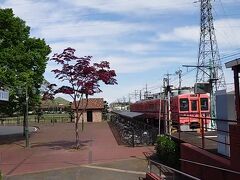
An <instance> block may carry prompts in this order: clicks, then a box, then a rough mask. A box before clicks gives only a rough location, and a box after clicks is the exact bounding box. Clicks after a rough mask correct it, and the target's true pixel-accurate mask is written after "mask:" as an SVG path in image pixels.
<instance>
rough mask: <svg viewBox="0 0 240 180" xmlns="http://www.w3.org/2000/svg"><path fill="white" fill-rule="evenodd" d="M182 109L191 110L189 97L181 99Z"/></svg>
mask: <svg viewBox="0 0 240 180" xmlns="http://www.w3.org/2000/svg"><path fill="white" fill-rule="evenodd" d="M180 111H189V102H188V99H187V98H183V99H180Z"/></svg>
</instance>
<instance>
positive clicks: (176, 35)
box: [157, 26, 200, 42]
mask: <svg viewBox="0 0 240 180" xmlns="http://www.w3.org/2000/svg"><path fill="white" fill-rule="evenodd" d="M199 32H200V30H199V27H197V26H184V27H177V28H175V29H173V31H172V32H169V33H165V34H159V35H158V37H157V39H158V40H159V41H163V42H164V41H167V42H168V41H173V42H174V41H175V42H176V41H194V42H197V41H198V39H199V38H197V37H199Z"/></svg>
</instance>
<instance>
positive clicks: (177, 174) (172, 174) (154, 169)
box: [148, 159, 200, 180]
mask: <svg viewBox="0 0 240 180" xmlns="http://www.w3.org/2000/svg"><path fill="white" fill-rule="evenodd" d="M148 171H149V173H153V174H155V175H157V176H158V177H159V179H160V178H161V179H169V180H170V179H172V180H192V179H194V180H200V179H199V178H197V177H194V176H192V175H190V174H187V173H184V172H182V171H180V170H177V169H174V168H172V167H169V166H166V165H164V164H162V163H159V162H156V161H154V160H151V159H148Z"/></svg>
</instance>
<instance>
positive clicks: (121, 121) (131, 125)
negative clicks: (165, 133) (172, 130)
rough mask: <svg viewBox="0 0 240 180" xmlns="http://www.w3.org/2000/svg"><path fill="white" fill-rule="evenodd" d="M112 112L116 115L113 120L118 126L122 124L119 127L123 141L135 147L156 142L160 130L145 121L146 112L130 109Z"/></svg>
mask: <svg viewBox="0 0 240 180" xmlns="http://www.w3.org/2000/svg"><path fill="white" fill-rule="evenodd" d="M112 113H113V114H115V115H116V117H115V118H114V119H112V122H115V125H116V126H119V125H120V126H122V127H118V129H119V134H120V136H121V138H122V141H125V143H128V144H131V145H132V146H133V147H134V146H135V145H150V144H153V143H154V142H155V139H156V137H157V132H158V130H157V129H156V128H155V127H154V126H152V125H149V124H147V123H146V122H145V119H146V118H145V115H144V113H138V112H129V111H112ZM129 136H130V137H131V138H130V137H129ZM126 139H127V140H126ZM126 141H127V142H126Z"/></svg>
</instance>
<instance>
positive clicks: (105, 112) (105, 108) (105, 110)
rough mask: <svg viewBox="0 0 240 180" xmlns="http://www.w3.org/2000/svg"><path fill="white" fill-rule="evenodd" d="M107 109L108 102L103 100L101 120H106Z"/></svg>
mask: <svg viewBox="0 0 240 180" xmlns="http://www.w3.org/2000/svg"><path fill="white" fill-rule="evenodd" d="M108 109H109V106H108V102H107V101H104V108H103V112H102V116H103V117H102V118H103V120H107V114H108Z"/></svg>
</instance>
